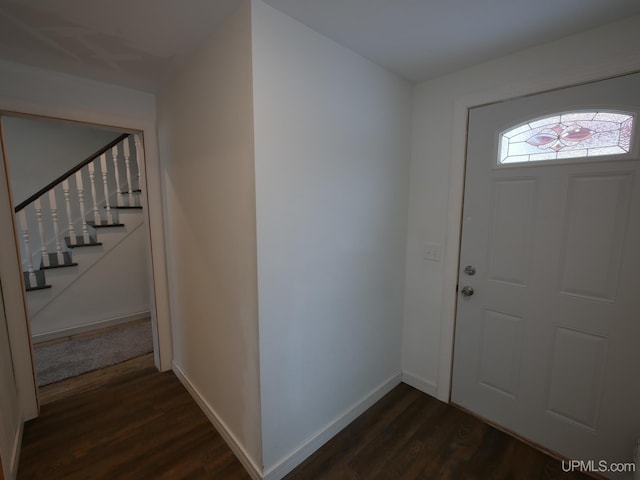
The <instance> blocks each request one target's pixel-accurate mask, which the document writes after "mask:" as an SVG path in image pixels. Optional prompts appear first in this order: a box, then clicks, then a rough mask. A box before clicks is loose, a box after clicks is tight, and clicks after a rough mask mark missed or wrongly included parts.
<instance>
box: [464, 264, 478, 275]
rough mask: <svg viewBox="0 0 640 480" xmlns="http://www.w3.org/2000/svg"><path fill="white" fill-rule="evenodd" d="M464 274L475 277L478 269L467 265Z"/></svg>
mask: <svg viewBox="0 0 640 480" xmlns="http://www.w3.org/2000/svg"><path fill="white" fill-rule="evenodd" d="M464 273H466V274H467V275H475V274H476V267H474V266H473V265H467V266H466V267H464Z"/></svg>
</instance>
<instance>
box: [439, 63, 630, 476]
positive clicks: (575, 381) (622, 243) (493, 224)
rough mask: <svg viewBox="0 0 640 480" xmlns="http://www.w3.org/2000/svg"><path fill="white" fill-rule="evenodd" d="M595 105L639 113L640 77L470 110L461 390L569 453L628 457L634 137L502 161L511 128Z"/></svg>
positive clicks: (456, 395)
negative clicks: (629, 143) (553, 156)
mask: <svg viewBox="0 0 640 480" xmlns="http://www.w3.org/2000/svg"><path fill="white" fill-rule="evenodd" d="M599 108H609V109H620V110H625V111H632V112H640V75H638V74H636V75H628V76H625V77H620V78H615V79H611V80H606V81H602V82H596V83H592V84H588V85H581V86H578V87H572V88H568V89H563V90H558V91H554V92H549V93H544V94H540V95H534V96H530V97H525V98H520V99H517V100H511V101H507V102H502V103H499V104H493V105H488V106H484V107H479V108H475V109H472V110H471V111H470V116H469V137H468V145H467V152H468V153H467V170H466V177H465V198H464V213H463V222H462V242H461V252H460V272H459V286H460V289H461V290H462V287H464V286H467V285H468V286H470V287H472V288H473V290H474V293H473V295H471V296H463V295H460V297H459V300H458V305H457V320H456V333H455V350H454V368H453V379H452V401H453V402H454V403H457V404H459V405H461V406H463V407H465V408H467V409H468V410H471V411H473V412H475V413H477V414H478V415H480V416H482V417H485V418H487V419H489V420H491V421H493V422H495V423H498V424H500V425H502V426H504V427H505V428H507V429H510V430H512V431H514V432H516V433H518V434H519V435H522V436H524V437H526V438H528V439H530V440H531V441H533V442H536V443H539V444H541V445H542V446H544V447H546V448H548V449H550V450H553V451H556V452H558V453H560V454H561V455H564V456H566V457H569V458H571V459H578V460H596V461H598V460H606V461H609V462H627V461H631V460H632V454H633V446H634V445H635V441H636V439H637V438H638V437H640V409H639V408H638V407H637V406H638V405H640V382H639V381H638V380H637V366H638V365H640V347H639V343H640V294H638V293H637V292H636V291H635V290H636V289H635V288H634V283H635V282H637V273H638V272H640V254H639V253H638V252H639V251H640V247H639V246H640V186H639V185H638V182H639V176H640V161H639V160H638V155H637V151H638V148H637V146H636V147H635V150H634V149H632V153H631V154H629V155H625V156H622V157H613V156H612V157H594V158H587V159H573V160H559V161H543V162H530V163H521V164H509V165H504V166H499V165H498V163H497V151H498V135H499V133H500V132H501V131H503V130H504V129H505V128H508V127H509V126H511V125H518V124H519V123H520V122H522V121H525V120H527V119H531V118H539V117H541V116H544V115H551V114H554V113H557V112H565V111H572V110H584V109H593V110H598V109H599ZM637 123H638V118H637V117H636V125H635V126H634V129H635V143H636V145H637V142H638V141H639V140H640V139H638V135H637V133H638V132H637V130H638V125H637ZM633 152H635V153H633ZM467 265H472V266H474V267H475V269H476V274H474V275H468V274H466V273H465V272H464V269H465V267H466V266H467ZM612 478H613V477H612ZM622 478H624V477H622Z"/></svg>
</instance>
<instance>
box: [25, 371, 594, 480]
mask: <svg viewBox="0 0 640 480" xmlns="http://www.w3.org/2000/svg"><path fill="white" fill-rule="evenodd" d="M121 370H122V371H123V373H122V374H121V375H118V376H117V377H116V378H111V379H110V380H108V381H107V382H106V383H105V384H104V385H101V386H98V387H95V388H92V389H91V390H89V391H81V393H79V394H76V395H73V396H72V397H69V398H62V399H58V400H55V401H53V402H52V403H50V404H48V405H45V406H44V407H43V408H42V415H41V416H40V417H39V418H37V419H35V420H32V421H30V422H28V423H27V424H26V426H25V432H24V442H23V449H22V456H21V459H20V466H19V472H18V479H24V480H35V479H45V478H46V479H48V480H57V479H61V480H62V479H64V480H76V479H78V480H86V479H92V480H99V479H105V480H106V479H108V480H118V479H135V480H146V479H151V480H156V479H166V480H174V479H175V480H179V479H216V480H217V479H222V480H224V479H248V478H249V476H248V474H247V473H246V472H245V471H244V470H243V468H242V466H241V464H240V462H239V461H238V460H237V459H236V458H235V457H234V456H233V453H232V452H231V450H230V449H229V448H228V447H227V446H226V445H225V443H224V441H223V440H222V438H221V437H220V435H219V434H218V433H216V431H215V430H214V429H213V427H212V426H211V424H210V423H209V421H208V420H207V418H206V417H205V416H204V414H203V413H202V412H201V411H200V410H199V408H198V407H197V405H196V404H195V402H194V401H193V400H192V399H191V398H190V397H189V395H188V394H187V392H186V391H185V390H184V388H183V387H182V386H181V384H180V382H179V381H178V380H177V379H176V377H175V376H174V375H173V374H172V373H170V372H168V373H158V372H157V371H156V370H155V368H154V367H153V365H152V360H150V361H149V362H147V363H146V364H144V365H140V366H139V368H133V369H121ZM286 478H287V480H316V479H331V480H341V479H350V480H355V479H362V480H365V479H366V480H373V479H380V480H387V479H402V480H404V479H407V480H408V479H437V480H441V479H443V480H446V479H452V480H465V479H467V480H470V479H478V480H485V479H550V480H551V479H563V480H579V479H580V480H582V479H586V478H587V477H585V476H583V475H580V474H566V473H563V472H562V469H561V465H560V462H559V461H557V460H554V459H552V458H550V457H548V456H547V455H545V454H543V453H541V452H539V451H537V450H535V449H533V448H531V447H529V446H527V445H525V444H523V443H522V442H520V441H518V440H516V439H514V438H512V437H510V436H509V435H506V434H504V433H502V432H500V431H498V430H496V429H495V428H493V427H490V426H488V425H486V424H484V423H482V422H480V421H479V420H477V419H475V418H474V417H472V416H470V415H468V414H466V413H464V412H462V411H460V410H458V409H456V408H455V407H452V406H450V405H446V404H443V403H441V402H439V401H437V400H435V399H433V398H431V397H429V396H427V395H425V394H422V393H420V392H418V391H417V390H415V389H413V388H411V387H408V386H407V385H399V386H398V387H396V388H395V389H394V390H393V391H392V392H391V393H389V394H388V395H387V396H386V397H384V398H383V399H382V400H381V401H380V402H378V403H377V404H376V405H374V406H373V407H372V408H371V409H369V410H368V411H367V412H366V413H365V414H364V415H362V416H361V417H359V418H358V419H357V420H356V421H354V422H353V423H352V424H351V425H349V427H347V428H346V429H345V430H343V431H342V432H341V433H339V434H338V435H337V436H336V437H334V438H333V439H332V440H331V441H330V442H329V443H327V444H326V445H325V446H324V447H323V448H322V449H320V450H319V451H318V452H316V453H315V454H314V455H313V456H311V457H310V458H309V459H308V460H307V461H306V462H305V463H303V464H302V465H301V466H299V467H298V468H297V469H296V470H294V471H293V472H291V473H290V474H289V475H288V476H287V477H286Z"/></svg>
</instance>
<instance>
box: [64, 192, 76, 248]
mask: <svg viewBox="0 0 640 480" xmlns="http://www.w3.org/2000/svg"><path fill="white" fill-rule="evenodd" d="M62 193H63V194H64V203H65V204H66V206H67V219H68V220H69V239H70V240H71V241H72V242H73V243H75V242H76V229H75V227H74V225H73V215H72V213H71V198H70V196H69V180H64V181H63V182H62Z"/></svg>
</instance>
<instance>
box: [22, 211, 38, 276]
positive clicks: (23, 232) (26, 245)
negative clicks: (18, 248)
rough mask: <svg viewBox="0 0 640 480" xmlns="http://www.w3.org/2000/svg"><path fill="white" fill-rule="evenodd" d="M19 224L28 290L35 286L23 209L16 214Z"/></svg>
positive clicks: (34, 274)
mask: <svg viewBox="0 0 640 480" xmlns="http://www.w3.org/2000/svg"><path fill="white" fill-rule="evenodd" d="M18 218H19V222H20V230H21V231H22V241H23V242H24V250H25V254H26V256H27V271H28V272H29V276H28V278H29V285H28V288H33V287H35V286H37V284H38V281H37V279H36V271H35V270H34V268H33V253H32V252H31V242H30V241H29V227H28V226H27V216H26V214H25V211H24V209H23V210H21V211H20V212H18Z"/></svg>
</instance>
